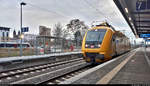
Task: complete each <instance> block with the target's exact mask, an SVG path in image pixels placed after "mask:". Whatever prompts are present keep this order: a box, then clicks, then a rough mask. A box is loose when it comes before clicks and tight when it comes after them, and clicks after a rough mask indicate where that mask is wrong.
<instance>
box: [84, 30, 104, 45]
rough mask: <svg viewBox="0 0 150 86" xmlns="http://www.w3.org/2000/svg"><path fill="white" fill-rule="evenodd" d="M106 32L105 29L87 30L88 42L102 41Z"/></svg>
mask: <svg viewBox="0 0 150 86" xmlns="http://www.w3.org/2000/svg"><path fill="white" fill-rule="evenodd" d="M105 33H106V30H105V29H97V30H91V31H88V32H87V36H86V42H91V41H92V42H93V41H94V42H100V43H101V42H102V40H103V38H104V35H105Z"/></svg>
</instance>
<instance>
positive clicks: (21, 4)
mask: <svg viewBox="0 0 150 86" xmlns="http://www.w3.org/2000/svg"><path fill="white" fill-rule="evenodd" d="M23 5H26V3H24V2H21V3H20V29H21V35H20V38H21V43H20V56H22V39H23V32H22V6H23Z"/></svg>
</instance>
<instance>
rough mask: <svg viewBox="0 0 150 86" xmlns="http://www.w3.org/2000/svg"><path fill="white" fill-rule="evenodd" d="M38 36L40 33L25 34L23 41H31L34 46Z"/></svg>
mask: <svg viewBox="0 0 150 86" xmlns="http://www.w3.org/2000/svg"><path fill="white" fill-rule="evenodd" d="M37 36H38V35H35V34H24V38H23V42H29V43H30V44H31V45H32V46H34V44H35V42H36V37H37Z"/></svg>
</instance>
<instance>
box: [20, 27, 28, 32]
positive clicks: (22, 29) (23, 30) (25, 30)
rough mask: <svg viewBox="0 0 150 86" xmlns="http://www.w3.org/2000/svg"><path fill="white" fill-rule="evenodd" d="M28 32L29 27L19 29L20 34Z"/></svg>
mask: <svg viewBox="0 0 150 86" xmlns="http://www.w3.org/2000/svg"><path fill="white" fill-rule="evenodd" d="M28 31H29V27H22V28H21V32H28Z"/></svg>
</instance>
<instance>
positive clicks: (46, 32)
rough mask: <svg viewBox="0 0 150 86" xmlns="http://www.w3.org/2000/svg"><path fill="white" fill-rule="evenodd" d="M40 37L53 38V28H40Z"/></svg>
mask: <svg viewBox="0 0 150 86" xmlns="http://www.w3.org/2000/svg"><path fill="white" fill-rule="evenodd" d="M39 35H40V36H51V28H47V27H45V26H40V27H39Z"/></svg>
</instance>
